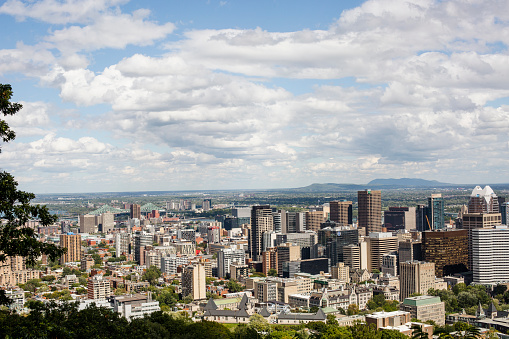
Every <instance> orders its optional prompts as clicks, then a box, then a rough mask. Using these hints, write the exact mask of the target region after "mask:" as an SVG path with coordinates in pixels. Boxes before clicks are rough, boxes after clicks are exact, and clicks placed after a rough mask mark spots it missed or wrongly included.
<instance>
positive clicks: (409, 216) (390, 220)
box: [384, 207, 416, 231]
mask: <svg viewBox="0 0 509 339" xmlns="http://www.w3.org/2000/svg"><path fill="white" fill-rule="evenodd" d="M415 217H416V210H415V207H389V210H388V211H384V227H385V228H387V230H388V231H397V230H414V229H416V222H415V219H416V218H415Z"/></svg>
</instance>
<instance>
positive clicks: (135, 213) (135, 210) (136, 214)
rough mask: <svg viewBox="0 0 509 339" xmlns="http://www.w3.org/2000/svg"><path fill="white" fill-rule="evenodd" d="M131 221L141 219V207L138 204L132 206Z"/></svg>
mask: <svg viewBox="0 0 509 339" xmlns="http://www.w3.org/2000/svg"><path fill="white" fill-rule="evenodd" d="M129 216H130V217H131V219H141V206H140V205H138V204H132V205H131V214H130V215H129Z"/></svg>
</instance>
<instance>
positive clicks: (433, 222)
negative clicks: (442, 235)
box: [426, 193, 445, 230]
mask: <svg viewBox="0 0 509 339" xmlns="http://www.w3.org/2000/svg"><path fill="white" fill-rule="evenodd" d="M444 209H445V206H444V198H443V197H442V194H440V193H437V194H432V195H431V197H429V198H428V211H427V212H428V214H427V215H426V217H427V218H426V223H429V224H428V229H429V227H430V226H431V229H433V230H441V229H444V228H445V219H444V216H445V212H444Z"/></svg>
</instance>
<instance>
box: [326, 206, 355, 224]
mask: <svg viewBox="0 0 509 339" xmlns="http://www.w3.org/2000/svg"><path fill="white" fill-rule="evenodd" d="M329 207H330V217H329V219H330V221H335V222H336V223H338V224H339V225H343V226H346V225H351V224H352V223H353V221H352V218H353V217H352V216H353V210H352V202H351V201H346V200H345V201H331V202H329Z"/></svg>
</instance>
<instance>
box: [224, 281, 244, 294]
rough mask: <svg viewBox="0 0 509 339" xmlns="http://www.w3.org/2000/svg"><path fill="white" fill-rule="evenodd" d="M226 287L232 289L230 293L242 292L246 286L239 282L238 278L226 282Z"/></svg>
mask: <svg viewBox="0 0 509 339" xmlns="http://www.w3.org/2000/svg"><path fill="white" fill-rule="evenodd" d="M226 288H228V291H230V293H236V292H241V291H243V290H244V286H242V285H241V284H239V283H238V282H237V281H236V280H230V281H228V283H227V284H226Z"/></svg>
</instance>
